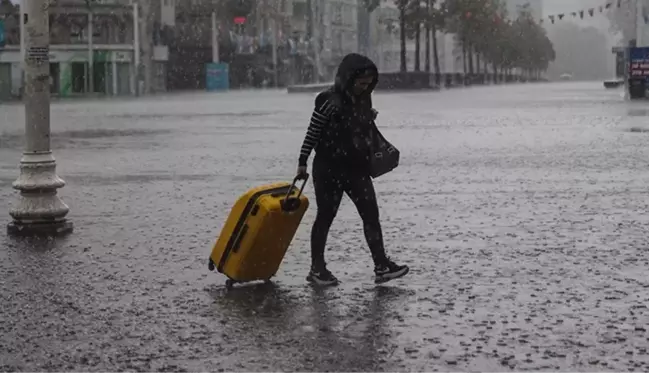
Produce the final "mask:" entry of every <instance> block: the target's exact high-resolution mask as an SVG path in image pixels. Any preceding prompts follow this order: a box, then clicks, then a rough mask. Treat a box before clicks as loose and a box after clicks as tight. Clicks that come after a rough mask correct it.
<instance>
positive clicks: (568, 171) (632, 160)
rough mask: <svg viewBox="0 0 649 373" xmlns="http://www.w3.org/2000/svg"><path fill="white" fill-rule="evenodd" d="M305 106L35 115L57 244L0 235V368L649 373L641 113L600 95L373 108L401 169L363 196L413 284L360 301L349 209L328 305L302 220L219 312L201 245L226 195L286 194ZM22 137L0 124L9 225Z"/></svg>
mask: <svg viewBox="0 0 649 373" xmlns="http://www.w3.org/2000/svg"><path fill="white" fill-rule="evenodd" d="M312 99H313V95H312V94H305V95H288V94H286V93H284V92H282V93H275V92H272V91H265V92H233V93H229V94H187V95H170V96H161V97H155V98H149V99H141V100H111V101H105V102H102V101H84V102H82V103H71V102H61V103H57V104H56V105H54V106H53V108H52V128H53V135H52V143H53V147H54V149H55V155H56V157H57V160H58V162H59V168H58V170H59V174H60V175H61V176H62V177H63V178H64V179H65V180H66V182H67V183H68V184H67V186H66V187H65V188H64V189H63V190H62V191H61V195H62V197H63V198H64V200H65V202H66V203H67V204H68V205H69V206H70V207H71V212H70V215H69V217H70V218H71V220H73V222H74V224H75V229H76V230H75V233H74V234H73V235H71V236H70V237H68V238H67V239H64V240H58V241H55V242H34V241H15V240H12V239H9V238H7V237H5V236H1V237H0V247H1V248H2V249H1V250H0V282H1V283H2V291H1V292H0V315H2V317H1V319H0V370H3V371H5V370H27V371H35V370H39V371H40V370H47V371H54V370H57V371H61V370H76V371H106V370H110V371H114V370H132V371H151V370H156V371H183V370H187V371H196V370H210V371H218V370H226V371H229V370H245V371H259V370H266V371H268V370H273V371H280V370H319V371H333V370H335V371H360V370H372V371H395V370H399V371H403V370H408V371H413V370H416V371H421V370H428V371H431V370H454V371H458V370H461V371H509V370H518V371H520V370H564V371H565V370H571V371H602V370H609V371H610V370H614V371H619V370H648V369H649V355H648V354H647V348H649V333H647V328H648V327H649V326H648V325H647V322H648V321H649V311H648V310H647V302H648V301H649V278H647V267H648V262H649V251H648V249H647V248H648V247H649V245H648V244H649V235H648V233H649V232H648V231H649V216H648V214H647V210H649V199H647V183H648V182H649V146H647V144H648V142H649V137H647V136H649V134H648V133H647V132H649V106H647V104H646V103H644V104H643V103H630V102H625V101H624V100H623V98H622V94H621V91H618V90H604V89H602V88H601V83H592V84H591V83H562V84H539V85H517V86H508V87H481V88H475V89H466V90H453V91H443V92H439V93H412V94H404V93H400V94H377V95H376V96H375V102H376V107H377V108H378V110H379V111H380V114H379V125H380V126H381V127H382V128H383V129H384V134H385V135H386V137H388V138H389V139H390V140H392V141H393V142H394V143H395V144H396V145H397V146H398V147H399V148H400V149H401V151H402V165H401V166H400V167H399V168H398V169H397V170H395V171H394V172H393V173H391V174H389V175H386V176H384V177H382V178H380V179H379V180H377V182H376V189H377V192H378V194H379V198H380V202H381V213H382V219H383V225H384V231H385V238H386V244H387V247H388V250H389V252H390V254H391V255H392V256H393V257H394V258H395V259H398V260H399V261H403V262H405V263H407V264H409V265H411V267H412V270H411V274H410V275H409V277H408V278H407V279H404V280H400V281H395V282H394V283H389V284H388V285H385V286H375V285H374V284H373V282H372V269H371V264H370V261H369V252H368V250H367V248H366V247H365V245H364V244H362V242H363V240H362V237H363V236H362V227H361V224H360V221H359V219H358V218H357V215H356V212H355V210H354V208H353V205H352V204H351V203H350V202H349V201H348V200H345V202H343V206H342V208H341V211H340V213H339V218H338V219H337V220H336V222H335V223H334V226H333V227H332V232H331V238H330V249H329V250H328V252H327V258H328V261H329V264H330V269H332V270H333V271H334V273H336V274H337V275H338V277H339V278H340V279H341V280H342V281H343V283H342V284H341V285H340V286H339V287H338V288H335V289H326V290H314V289H312V288H311V287H309V286H307V285H306V284H305V281H304V277H305V276H306V273H307V270H308V264H309V248H308V236H309V230H310V224H311V223H312V221H313V218H314V212H315V208H314V207H313V208H311V209H310V210H309V211H308V212H307V215H306V217H305V219H304V221H303V224H302V226H301V227H300V229H299V231H298V234H297V237H296V239H295V241H294V243H293V245H292V247H291V249H290V251H289V252H288V254H287V256H286V259H285V262H284V263H283V266H282V268H281V269H280V272H279V273H278V275H277V277H276V281H275V283H274V284H273V285H259V286H245V287H242V288H235V289H233V290H232V291H230V292H226V290H225V288H224V280H225V279H224V277H223V276H222V275H219V274H217V273H214V272H209V271H208V269H207V257H208V254H209V251H210V248H211V245H212V244H213V243H214V241H215V238H216V235H217V234H218V233H219V229H220V227H221V224H222V223H223V221H224V219H225V218H226V216H227V213H228V211H229V208H230V206H231V205H232V203H233V201H234V200H235V199H236V198H237V196H238V195H239V194H240V193H241V192H242V191H244V190H245V189H247V188H249V187H251V186H253V185H257V184H260V183H266V182H272V181H278V180H288V179H290V178H291V177H292V176H293V174H294V172H295V168H296V165H297V155H298V152H299V146H300V144H301V140H302V137H303V135H304V132H305V130H306V124H307V121H308V117H309V114H310V113H309V110H310V107H311V106H312ZM22 121H23V114H22V108H21V107H20V106H0V211H5V221H6V222H8V221H9V216H8V213H7V212H8V210H9V205H10V203H12V202H13V201H14V200H15V192H14V191H13V190H12V189H11V187H10V185H11V182H12V181H14V180H15V178H16V176H17V165H18V161H19V159H20V148H21V146H22V137H21V133H22V123H23V122H22ZM307 195H308V196H309V197H311V198H312V196H313V192H312V187H311V185H309V188H308V189H307Z"/></svg>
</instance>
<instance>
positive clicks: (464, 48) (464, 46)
mask: <svg viewBox="0 0 649 373" xmlns="http://www.w3.org/2000/svg"><path fill="white" fill-rule="evenodd" d="M462 64H463V65H464V66H463V67H464V76H465V77H466V74H467V71H468V69H467V65H466V43H465V42H462Z"/></svg>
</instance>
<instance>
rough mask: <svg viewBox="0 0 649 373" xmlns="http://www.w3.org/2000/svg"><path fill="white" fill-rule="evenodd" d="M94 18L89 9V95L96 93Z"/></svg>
mask: <svg viewBox="0 0 649 373" xmlns="http://www.w3.org/2000/svg"><path fill="white" fill-rule="evenodd" d="M92 21H93V16H92V9H90V8H88V93H90V94H93V93H95V79H94V78H95V74H94V67H95V66H94V64H95V61H94V56H93V53H92V49H93V46H92V35H93V33H94V31H93V25H92Z"/></svg>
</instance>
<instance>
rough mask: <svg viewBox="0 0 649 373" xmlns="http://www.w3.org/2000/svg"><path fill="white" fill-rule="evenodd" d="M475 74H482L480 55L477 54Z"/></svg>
mask: <svg viewBox="0 0 649 373" xmlns="http://www.w3.org/2000/svg"><path fill="white" fill-rule="evenodd" d="M475 72H476V73H477V74H480V53H476V54H475Z"/></svg>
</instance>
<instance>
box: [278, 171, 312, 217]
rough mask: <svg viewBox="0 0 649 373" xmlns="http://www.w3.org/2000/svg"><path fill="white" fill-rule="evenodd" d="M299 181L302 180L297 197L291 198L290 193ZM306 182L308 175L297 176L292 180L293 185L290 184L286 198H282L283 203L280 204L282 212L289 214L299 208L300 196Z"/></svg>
mask: <svg viewBox="0 0 649 373" xmlns="http://www.w3.org/2000/svg"><path fill="white" fill-rule="evenodd" d="M299 180H303V181H302V186H301V187H300V190H299V192H298V193H297V196H295V197H292V198H291V192H292V191H293V188H294V187H295V186H296V185H297V182H298V181H299ZM308 180H309V174H304V175H297V176H296V177H295V179H293V183H291V187H290V188H288V192H286V197H284V201H283V203H282V208H283V210H284V211H288V212H290V211H294V210H297V209H298V208H299V207H300V196H302V192H303V191H304V187H305V186H306V182H307V181H308Z"/></svg>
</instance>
